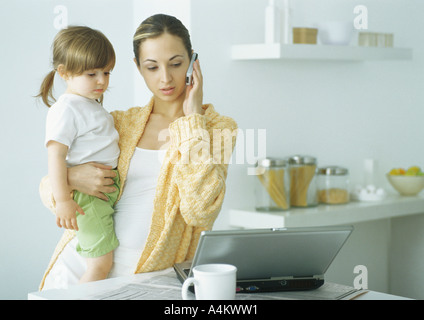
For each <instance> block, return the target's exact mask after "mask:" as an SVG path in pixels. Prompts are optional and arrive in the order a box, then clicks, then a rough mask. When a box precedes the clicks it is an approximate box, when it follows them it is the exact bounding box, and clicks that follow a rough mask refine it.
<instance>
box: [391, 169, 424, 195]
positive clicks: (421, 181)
mask: <svg viewBox="0 0 424 320" xmlns="http://www.w3.org/2000/svg"><path fill="white" fill-rule="evenodd" d="M386 177H387V179H388V180H389V182H390V184H391V185H392V187H393V188H395V190H396V191H397V192H399V193H400V194H401V195H403V196H415V195H417V194H418V193H420V191H421V190H423V189H424V176H400V175H399V176H397V175H391V174H386Z"/></svg>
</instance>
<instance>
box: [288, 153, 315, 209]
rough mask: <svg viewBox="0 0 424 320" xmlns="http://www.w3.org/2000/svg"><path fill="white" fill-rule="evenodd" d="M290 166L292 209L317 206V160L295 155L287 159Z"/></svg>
mask: <svg viewBox="0 0 424 320" xmlns="http://www.w3.org/2000/svg"><path fill="white" fill-rule="evenodd" d="M288 163H289V166H290V204H291V206H293V207H314V206H316V205H318V196H317V185H316V175H315V173H316V169H317V160H316V158H314V157H311V156H301V155H295V156H292V157H290V158H289V159H288Z"/></svg>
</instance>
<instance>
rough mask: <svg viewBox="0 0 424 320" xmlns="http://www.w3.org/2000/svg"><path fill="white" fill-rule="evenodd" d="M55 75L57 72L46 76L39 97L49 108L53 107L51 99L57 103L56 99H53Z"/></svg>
mask: <svg viewBox="0 0 424 320" xmlns="http://www.w3.org/2000/svg"><path fill="white" fill-rule="evenodd" d="M55 73H56V70H52V71H51V72H50V73H49V74H47V75H46V77H45V78H44V80H43V83H42V84H41V87H40V93H39V94H38V95H37V98H41V99H42V100H43V102H44V104H45V105H46V106H47V107H49V108H50V107H51V101H50V99H51V100H53V101H56V99H55V98H54V97H53V83H54V75H55Z"/></svg>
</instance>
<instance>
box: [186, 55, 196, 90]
mask: <svg viewBox="0 0 424 320" xmlns="http://www.w3.org/2000/svg"><path fill="white" fill-rule="evenodd" d="M198 56H199V55H198V54H197V53H193V55H192V57H191V61H190V65H189V66H188V69H187V75H186V85H187V86H190V85H191V84H192V82H193V63H194V61H196V60H197V57H198Z"/></svg>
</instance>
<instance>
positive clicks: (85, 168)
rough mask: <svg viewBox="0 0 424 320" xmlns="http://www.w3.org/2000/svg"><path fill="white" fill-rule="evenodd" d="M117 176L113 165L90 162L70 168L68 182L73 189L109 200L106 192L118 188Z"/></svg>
mask: <svg viewBox="0 0 424 320" xmlns="http://www.w3.org/2000/svg"><path fill="white" fill-rule="evenodd" d="M115 176H116V173H115V171H113V170H112V167H111V166H106V165H103V164H99V163H95V162H89V163H85V164H82V165H79V166H75V167H71V168H68V184H69V187H70V189H71V190H78V191H79V192H82V193H85V194H88V195H90V196H95V197H97V198H100V199H103V200H106V201H107V200H109V199H108V197H107V196H106V195H105V193H111V192H114V191H115V190H116V188H115V187H114V186H113V184H114V181H113V178H114V177H115Z"/></svg>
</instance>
